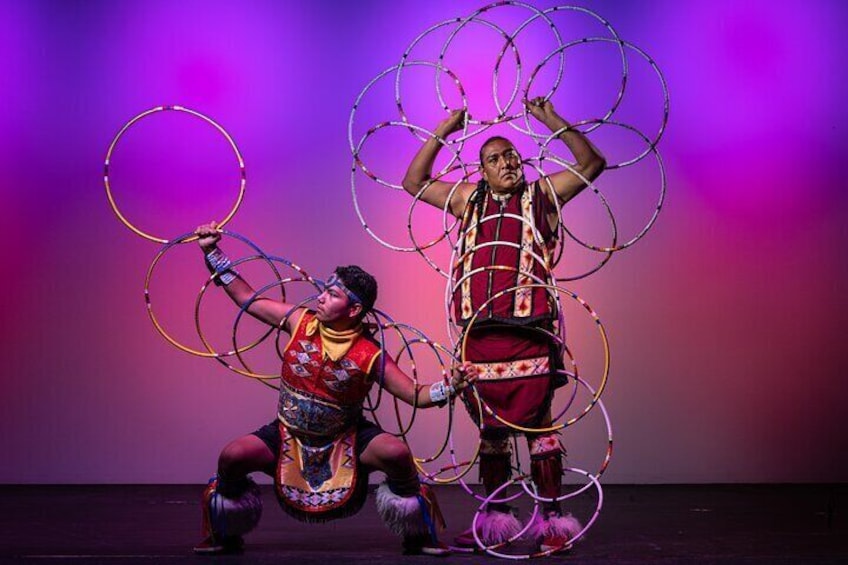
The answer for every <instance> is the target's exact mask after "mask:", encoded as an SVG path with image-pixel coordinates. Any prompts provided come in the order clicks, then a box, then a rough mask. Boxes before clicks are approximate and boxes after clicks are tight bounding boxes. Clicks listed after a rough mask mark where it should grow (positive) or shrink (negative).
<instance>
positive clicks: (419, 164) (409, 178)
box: [403, 110, 474, 217]
mask: <svg viewBox="0 0 848 565" xmlns="http://www.w3.org/2000/svg"><path fill="white" fill-rule="evenodd" d="M464 117H465V112H464V111H463V110H454V111H453V112H451V115H450V116H448V117H447V118H445V119H444V120H442V121H441V122H439V125H437V126H436V130H435V131H434V132H433V133H434V134H435V135H436V136H438V137H439V138H440V139H447V137H448V136H449V135H450V134H452V133H453V132H455V131H458V130H460V129H462V121H463V119H464ZM441 149H442V143H441V142H440V141H439V140H438V139H436V138H433V137H431V138H429V139H428V140H427V141H425V142H424V145H422V146H421V149H419V150H418V153H416V154H415V157H413V159H412V162H411V163H410V164H409V168H408V169H407V170H406V175H405V176H404V177H403V188H404V190H406V191H407V192H408V193H409V194H411V195H412V196H416V195H417V194H418V193H419V192H421V189H422V188H424V187H425V186H427V190H425V191H424V193H423V194H422V195H421V200H423V201H424V202H426V203H427V204H430V205H432V206H435V207H436V208H439V209H444V207H445V204H446V203H447V200H448V196H449V195H450V192H451V189H452V188H453V187H454V184H455V183H449V182H445V181H441V180H432V174H433V163H435V161H436V156H437V155H438V154H439V151H440V150H441ZM472 192H474V184H473V183H469V182H462V183H460V184H459V186H458V187H457V189H456V191H454V193H453V197H452V198H451V203H450V212H451V214H453V215H454V216H457V217H458V216H459V215H461V214H462V210H463V209H464V208H465V203H466V202H468V198H470V196H471V194H472Z"/></svg>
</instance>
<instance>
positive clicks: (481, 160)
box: [479, 135, 512, 167]
mask: <svg viewBox="0 0 848 565" xmlns="http://www.w3.org/2000/svg"><path fill="white" fill-rule="evenodd" d="M495 141H506V142H507V143H509V144H510V145H512V142H511V141H510V140H508V139H507V138H505V137H504V136H502V135H493V136H492V137H490V138H489V139H487V140H486V141H484V142H483V145H481V146H480V154H479V157H480V167H482V166H483V149H485V148H486V146H487V145H489V144H490V143H494V142H495Z"/></svg>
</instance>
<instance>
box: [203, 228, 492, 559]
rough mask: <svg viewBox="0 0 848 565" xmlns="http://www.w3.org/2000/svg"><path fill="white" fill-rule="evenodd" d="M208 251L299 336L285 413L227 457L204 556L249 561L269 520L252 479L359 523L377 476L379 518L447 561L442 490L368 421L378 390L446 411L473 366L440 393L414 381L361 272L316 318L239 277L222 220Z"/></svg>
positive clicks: (259, 312)
mask: <svg viewBox="0 0 848 565" xmlns="http://www.w3.org/2000/svg"><path fill="white" fill-rule="evenodd" d="M195 233H196V234H197V236H198V243H199V245H200V248H201V249H202V251H203V253H204V255H205V258H206V263H207V266H208V267H209V269H210V271H211V272H213V273H214V276H215V281H216V284H219V285H220V286H222V287H223V288H224V290H225V291H226V293H227V294H228V295H229V297H230V298H231V299H232V300H233V301H234V302H235V303H236V304H237V305H239V306H240V307H245V308H246V309H247V312H248V313H249V314H251V315H252V316H254V317H255V318H257V319H258V320H260V321H262V322H264V323H266V324H269V325H271V326H274V327H278V328H280V329H282V330H283V331H285V332H287V333H288V334H290V335H291V339H290V341H289V342H288V344H287V345H286V347H285V349H284V350H283V353H282V355H283V359H284V361H283V365H282V369H281V375H280V398H279V405H278V414H277V418H275V419H274V420H273V421H272V422H271V423H269V424H267V425H265V426H263V427H261V428H260V429H258V430H256V431H255V432H253V433H251V434H248V435H245V436H242V437H240V438H238V439H236V440H235V441H232V442H231V443H229V444H228V445H227V446H225V447H224V449H223V450H222V451H221V454H220V456H219V459H218V470H217V476H216V477H214V478H213V479H212V480H211V481H210V482H209V485H208V487H207V488H206V490H205V492H204V494H203V521H202V524H203V537H204V539H203V541H202V542H201V543H200V544H198V545H197V546H196V547H195V548H194V551H195V552H196V553H199V554H207V555H209V554H221V553H234V552H239V551H241V550H242V548H243V539H242V536H243V535H244V534H246V533H248V532H249V531H250V530H252V529H253V528H254V527H255V526H256V524H257V523H258V522H259V518H260V515H261V510H262V506H261V499H260V496H259V488H258V486H257V485H256V483H254V482H253V480H252V479H251V478H250V477H249V476H248V475H249V474H250V473H253V472H256V471H260V472H264V473H266V474H268V475H270V476H272V477H274V484H275V493H276V495H277V498H278V500H279V502H280V505H281V506H282V507H283V509H284V510H285V511H286V512H287V513H289V514H291V515H292V516H294V517H295V518H297V519H299V520H303V521H307V522H323V521H327V520H332V519H336V518H342V517H346V516H351V515H353V514H354V513H356V512H357V511H359V509H360V508H361V507H362V504H363V503H364V501H365V497H366V494H367V486H368V473H369V472H370V471H373V470H379V471H382V472H384V473H385V474H386V481H385V482H384V483H383V484H382V485H380V487H379V488H378V490H377V511H378V512H379V513H380V516H381V517H382V518H383V520H384V521H385V522H386V525H387V526H388V527H389V528H390V529H391V530H392V531H393V532H395V533H396V534H398V535H400V536H401V537H402V539H403V549H404V552H405V553H408V554H427V555H446V554H447V553H448V549H447V547H446V546H444V545H443V544H441V543H440V542H439V541H438V538H437V536H436V530H437V529H443V528H444V520H443V518H442V516H441V512H440V511H439V507H438V504H437V502H436V499H435V495H434V493H433V492H432V491H431V490H430V489H429V488H428V487H427V486H426V485H422V484H421V483H420V481H419V478H418V473H417V471H416V469H415V465H414V462H413V459H412V455H411V454H410V451H409V448H408V447H407V446H406V444H405V443H403V441H401V440H400V439H398V438H397V437H395V436H393V435H390V434H388V433H385V432H383V430H381V429H380V428H379V427H378V426H377V425H376V424H374V423H372V422H370V421H368V420H367V419H365V417H364V416H363V413H362V410H363V408H362V406H363V402H364V400H365V398H366V396H367V395H368V392H369V390H370V389H371V387H372V386H373V385H374V383H375V382H377V383H379V386H382V387H384V388H385V389H386V390H387V391H388V392H389V393H390V394H392V395H394V396H395V397H397V398H399V399H400V400H402V401H404V402H406V403H408V404H410V405H415V406H417V407H419V408H430V407H432V406H443V405H444V404H445V403H446V402H447V401H448V400H449V399H450V398H451V396H453V395H455V394H456V393H457V392H459V391H461V390H463V389H464V388H465V387H467V386H468V384H469V383H471V382H474V380H475V378H476V377H475V376H474V374H473V373H474V370H473V367H472V366H471V364H470V363H467V364H463V365H462V366H460V367H459V368H458V370H457V373H456V375H455V376H454V377H453V378H452V379H451V380H450V382H449V383H446V382H442V381H437V382H435V383H433V385H431V386H430V387H427V386H424V385H419V386H416V385H415V383H414V382H413V380H412V379H411V378H410V377H409V376H407V375H406V374H405V373H404V372H403V371H401V369H400V368H399V367H398V366H397V365H396V364H395V363H394V361H392V359H390V358H388V357H386V358H384V359H379V357H380V355H381V352H382V349H381V347H380V345H379V344H378V343H377V342H376V341H375V340H374V339H372V337H371V336H370V335H369V333H368V331H366V329H365V326H364V324H363V318H364V317H365V315H366V314H368V312H369V311H371V309H372V308H373V307H374V302H375V301H376V299H377V282H376V281H375V280H374V278H373V277H372V276H371V275H370V274H368V273H366V272H365V271H363V270H362V269H361V268H359V267H357V266H347V267H337V268H336V270H335V272H334V273H333V275H332V276H330V278H329V279H328V280H327V281H326V282H325V283H324V284H323V291H322V292H321V294H320V295H319V296H318V298H317V306H316V308H315V310H308V309H306V308H301V307H298V306H295V305H292V304H286V303H284V302H281V301H278V300H272V299H268V298H265V297H260V298H258V299H257V298H256V294H255V292H254V290H253V288H252V287H251V286H250V285H249V284H248V283H247V282H246V281H244V279H242V278H241V277H240V276H239V274H238V273H237V272H236V271H235V270H233V269H232V267H231V262H230V260H229V259H228V258H227V257H226V255H224V253H223V252H222V251H221V250H220V249H219V248H218V245H217V244H218V241H219V240H220V239H221V234H220V231H219V229H218V226H217V225H216V224H215V223H214V222H212V223H210V224H206V225H203V226H200V227H198V228H197V230H196V232H195Z"/></svg>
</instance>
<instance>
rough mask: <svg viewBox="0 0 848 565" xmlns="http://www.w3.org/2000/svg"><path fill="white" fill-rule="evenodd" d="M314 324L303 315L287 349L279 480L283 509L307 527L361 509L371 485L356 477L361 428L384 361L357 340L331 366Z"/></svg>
mask: <svg viewBox="0 0 848 565" xmlns="http://www.w3.org/2000/svg"><path fill="white" fill-rule="evenodd" d="M314 319H315V314H314V313H313V312H306V313H304V314H303V316H301V318H300V321H299V322H298V323H297V326H296V327H295V329H294V331H292V337H291V339H290V340H289V343H288V345H286V347H285V349H284V350H283V366H282V371H281V379H280V400H279V405H278V419H279V421H280V436H281V439H282V445H281V448H280V456H279V459H278V462H277V470H276V473H275V481H274V482H275V486H276V493H277V498H278V500H279V502H280V504H281V505H282V506H283V508H284V509H285V510H286V511H287V512H288V513H289V514H291V515H293V516H295V517H296V518H298V519H300V520H304V521H310V522H311V521H325V520H330V519H333V518H339V517H342V516H346V515H349V514H351V513H353V512H356V511H357V510H358V509H359V507H358V506H356V505H355V504H354V505H353V506H354V507H353V508H350V506H351V503H352V502H354V501H355V500H356V499H357V498H359V494H363V495H364V490H363V488H364V487H365V486H367V485H364V481H361V480H359V477H358V476H357V475H358V474H357V457H356V429H357V424H358V422H359V420H360V418H361V417H362V403H363V401H364V400H365V397H366V396H367V395H368V391H369V390H370V389H371V386H372V385H373V384H374V381H373V379H372V375H371V369H372V367H373V365H374V362H375V361H376V360H377V358H378V357H379V355H380V347H379V345H377V344H376V343H375V342H374V341H373V340H371V339H370V338H369V337H367V336H365V335H362V334H360V335H359V336H358V337H355V338H354V339H353V342H352V344H351V345H350V348H349V349H348V351H347V352H346V353H345V354H344V355H343V356H342V357H341V358H339V359H336V360H333V359H331V358H330V357H329V356H327V355H325V353H324V347H323V344H322V341H321V334H320V331H318V330H317V329H315V328H314V327H313V328H312V329H313V330H314V331H313V332H312V333H310V332H309V327H310V322H312V321H313V320H314ZM312 325H313V326H314V324H312ZM360 504H361V501H360Z"/></svg>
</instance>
